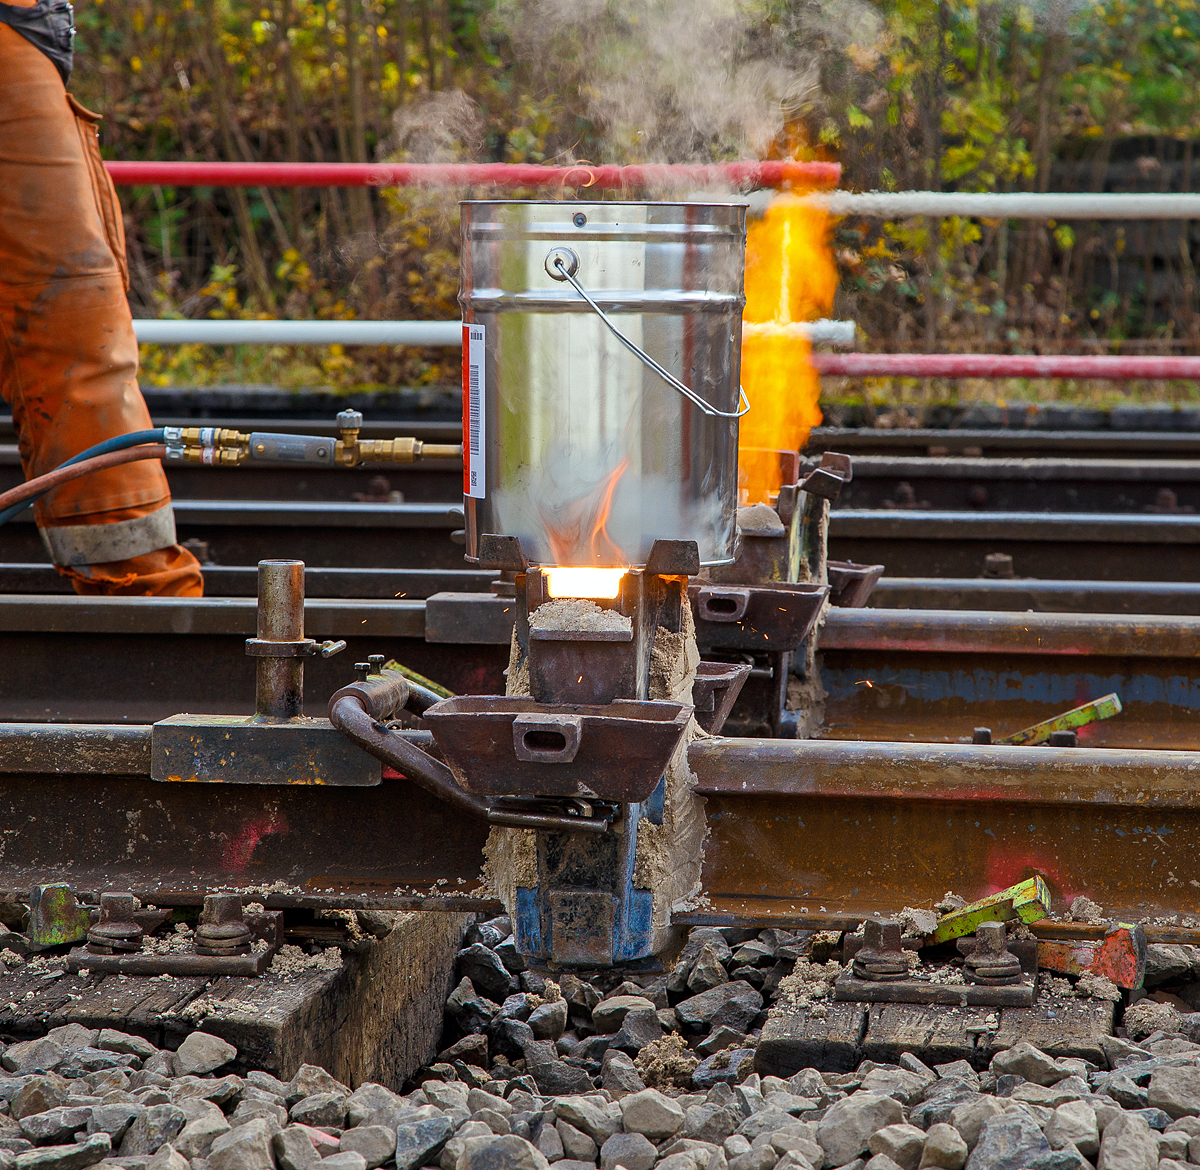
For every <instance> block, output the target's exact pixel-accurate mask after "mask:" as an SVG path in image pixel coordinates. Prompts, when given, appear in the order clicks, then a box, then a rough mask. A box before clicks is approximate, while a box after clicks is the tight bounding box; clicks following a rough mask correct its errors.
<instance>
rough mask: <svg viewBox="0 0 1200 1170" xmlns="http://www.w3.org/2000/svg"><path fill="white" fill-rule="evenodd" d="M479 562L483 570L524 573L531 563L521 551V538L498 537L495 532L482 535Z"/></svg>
mask: <svg viewBox="0 0 1200 1170" xmlns="http://www.w3.org/2000/svg"><path fill="white" fill-rule="evenodd" d="M478 560H479V567H480V568H482V569H509V570H511V571H512V572H515V573H523V572H525V570H526V569H528V568H529V561H528V560H526V558H525V553H524V552H523V551H522V549H521V538H520V537H519V536H497V535H496V534H495V533H494V532H483V533H480V536H479V558H478Z"/></svg>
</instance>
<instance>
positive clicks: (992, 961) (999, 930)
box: [963, 922, 1021, 987]
mask: <svg viewBox="0 0 1200 1170" xmlns="http://www.w3.org/2000/svg"><path fill="white" fill-rule="evenodd" d="M963 974H964V975H965V976H966V977H967V978H968V979H969V980H971V982H972V983H981V984H987V985H989V986H992V987H1006V986H1011V985H1012V984H1014V983H1020V982H1021V960H1020V959H1018V958H1017V956H1016V955H1014V954H1013V953H1012V952H1011V951H1010V950H1009V949H1008V934H1007V932H1006V930H1005V927H1004V923H1003V922H981V923H980V924H979V926H978V928H977V929H976V931H975V946H974V948H973V949H972V950H971V953H970V954H969V955H967V957H966V959H965V960H964V961H963Z"/></svg>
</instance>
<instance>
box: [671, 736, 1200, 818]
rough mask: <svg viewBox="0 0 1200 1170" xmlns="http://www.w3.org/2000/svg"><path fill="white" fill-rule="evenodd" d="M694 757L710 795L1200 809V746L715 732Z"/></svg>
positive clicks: (700, 786)
mask: <svg viewBox="0 0 1200 1170" xmlns="http://www.w3.org/2000/svg"><path fill="white" fill-rule="evenodd" d="M688 763H689V764H690V766H691V768H692V770H693V771H694V772H695V773H696V775H697V777H698V783H697V785H696V792H697V793H698V794H700V795H702V796H725V797H731V798H768V797H788V798H791V797H838V798H851V799H858V798H866V799H872V800H874V799H880V798H883V799H898V800H906V801H918V802H926V801H947V800H952V801H967V802H970V803H974V804H981V805H986V804H1000V803H1003V804H1020V805H1038V804H1041V805H1076V806H1078V805H1094V806H1101V807H1114V808H1115V807H1130V808H1138V809H1200V752H1180V751H1153V750H1139V749H1126V748H1085V747H1076V748H1051V747H1039V748H1028V747H1014V746H1009V745H987V746H984V745H977V744H958V743H892V742H886V741H866V742H858V741H854V740H840V739H807V740H786V739H766V740H764V739H740V738H739V739H733V738H730V739H722V738H712V739H703V740H697V741H695V742H694V743H692V744H691V745H690V746H689V747H688Z"/></svg>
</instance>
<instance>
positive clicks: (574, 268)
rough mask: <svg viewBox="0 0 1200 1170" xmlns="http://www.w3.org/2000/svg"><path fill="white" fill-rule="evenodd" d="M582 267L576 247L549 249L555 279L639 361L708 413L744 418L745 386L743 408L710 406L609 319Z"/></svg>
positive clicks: (549, 267) (549, 265) (548, 270)
mask: <svg viewBox="0 0 1200 1170" xmlns="http://www.w3.org/2000/svg"><path fill="white" fill-rule="evenodd" d="M578 271H579V257H578V256H577V255H576V254H575V251H574V249H572V248H551V249H550V251H549V252H547V253H546V273H547V274H548V275H549V276H550V278H551V279H552V280H565V281H568V282H569V283H570V285H571V287H572V288H573V289H574V290H575V291H576V292H577V293H578V294H579V295H580V296H581V297H583V299H584V300H585V301H587V303H588V304H589V305H590V306H591V308H592V311H593V312H594V313H595V314H596V316H597V317H599V318H600V320H601V321H603V322H604V324H605V325H607V326H608V328H609V330H610V331H611V332H612V335H613V336H614V337H615V338H616V339H617V340H618V341H619V342H620V343H621V344H622V345H623V346H624V347H625V348H626V349H627V350H629V352H630V353H632V354H633V355H634V356H635V357H636V358H638V360H639V361H641V363H642V364H643V365H644V366H645V367H646V368H647V369H649V370H653V371H654V373H656V374H657V375H658V376H659V377H660V378H662V380H663V381H664V382H666V383H667V385H668V386H671V387H673V388H674V389H676V390H678V391H679V393H680V394H682V395H683V396H684V398H686V399H687V400H688V401H689V402H691V403H693V404H694V405H695V406H698V407H699V408H700V409H701V410H702V411H704V413H705V414H707V415H710V416H711V417H712V418H741V417H742V415H744V414H745V413H746V411H748V410H749V409H750V399H749V398H747V397H746V391H745V390H743V389H742V387H741V386H739V387H738V393H739V394H740V395H741V399H740V402H741V403H742V408H741V410H737V411H731V410H717V408H716V407H715V406H709V404H708V403H707V402H705V401H704V399H703V398H701V397H700V395H699V394H697V393H696V392H695V391H694V390H692V389H691V387H689V386H685V385H684V384H683V383H682V382H681V381H680V380H679V379H678V378H677V377H675V375H674V374H672V373H671V371H670V370H667V369H665V368H664V367H662V366H660V365H659V364H658V362H656V361H655V360H654V359H653V358H652V357H651V356H650V355H649V354H648V353H647V352H646V351H645V350H644V349H642V348H641V346H639V345H637V344H636V343H635V342H633V341H630V340H629V338H628V337H626V336H625V334H624V333H622V332H621V331H620V330H619V329H618V328H617V327H616V326H615V325H614V324H613V323H612V322H611V321H610V320H609V319H608V316H607V315H606V314H605V312H604V310H603V309H602V308H600V306H599V305H598V304H596V302H595V301H594V300H592V298H591V297H590V296H589V295H588V293H587V290H586V289H585V288H584V287H583V285H581V284H580V283H579V281H577V280H576V279H575V273H576V272H578Z"/></svg>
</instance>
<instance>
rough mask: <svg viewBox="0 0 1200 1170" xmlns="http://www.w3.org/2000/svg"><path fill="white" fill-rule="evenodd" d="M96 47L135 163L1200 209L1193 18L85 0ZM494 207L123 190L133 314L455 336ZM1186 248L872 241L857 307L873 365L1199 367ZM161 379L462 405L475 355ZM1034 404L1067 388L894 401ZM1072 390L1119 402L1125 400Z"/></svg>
mask: <svg viewBox="0 0 1200 1170" xmlns="http://www.w3.org/2000/svg"><path fill="white" fill-rule="evenodd" d="M78 25H79V30H80V33H79V50H80V51H79V54H78V57H77V64H76V75H75V77H74V79H73V84H72V89H73V91H74V92H75V94H76V96H77V97H79V98H80V100H81V101H83V102H84V104H86V105H89V106H91V107H93V108H95V109H98V110H99V111H101V112H102V113H103V114H104V115H105V119H106V121H105V123H104V128H103V144H104V151H105V154H106V155H107V156H109V157H114V158H123V159H140V158H165V159H234V160H250V159H257V160H270V161H288V160H295V161H304V160H319V161H335V160H341V161H371V160H376V159H378V160H405V159H411V160H415V161H450V160H460V159H485V160H495V161H506V162H509V161H511V162H524V161H531V162H551V161H576V160H589V161H597V162H634V161H642V160H662V159H667V160H672V159H704V160H708V159H720V158H728V157H737V156H738V155H740V154H743V153H746V152H753V151H756V152H758V153H760V154H764V155H775V156H780V155H789V154H799V155H800V156H801V157H823V158H834V159H837V160H839V161H840V162H841V163H842V165H843V168H844V176H845V183H846V185H848V186H852V187H855V188H859V189H906V188H930V187H932V188H941V189H946V190H967V191H989V190H996V191H1005V190H1032V191H1046V190H1083V191H1088V190H1095V191H1100V190H1126V191H1130V190H1132V191H1156V190H1190V189H1191V188H1192V185H1193V162H1194V143H1195V140H1196V137H1197V134H1198V133H1200V60H1198V57H1200V4H1198V3H1197V0H1105V2H1104V3H1091V2H1089V0H1039V3H1037V4H1023V3H1013V2H1009V0H875V2H874V3H865V2H861V0H825V2H824V3H818V2H817V0H804V2H802V0H589V2H587V3H585V2H583V0H327V2H323V3H317V2H313V0H260V2H259V3H249V2H245V0H176V2H175V3H172V4H170V5H167V4H162V3H159V4H152V3H151V2H150V0H82V2H81V3H80V5H79V10H78ZM687 29H695V30H696V31H695V40H694V41H693V42H689V41H688V39H687V33H686V31H685V30H687ZM659 42H663V44H659ZM717 42H719V43H720V44H722V45H725V46H727V47H726V48H724V49H723V50H722V53H721V54H718V55H715V56H714V55H711V54H709V45H710V43H717ZM673 46H674V47H673ZM656 54H657V55H656ZM705 54H709V55H705ZM747 63H749V65H753V66H754V67H755V68H757V69H758V71H759V73H760V74H761V73H762V72H763V71H764V70H768V71H769V70H773V71H774V72H773V74H772V77H774V79H775V80H774V81H773V82H772V84H773V85H774V89H772V88H771V87H770V86H767V87H766V88H764V89H762V90H761V92H759V91H755V92H756V93H759V96H760V97H762V96H763V95H765V99H764V100H766V99H769V100H767V105H768V106H769V108H767V109H764V110H763V111H760V112H761V114H762V117H761V118H759V120H758V123H755V124H754V126H753V127H752V128H751V129H749V130H747V127H748V126H751V123H752V122H753V121H754V120H753V119H752V118H749V117H747V116H746V111H745V110H744V109H742V108H740V107H738V108H737V109H734V107H735V105H736V102H737V101H738V100H742V102H743V105H744V104H745V101H744V98H745V90H746V85H745V83H744V82H745V78H746V77H748V76H750V75H751V74H750V72H749V71H748V70H742V67H743V66H745V65H747ZM739 70H742V71H741V72H739ZM780 78H782V81H781V80H780ZM789 78H790V79H791V80H790V81H789ZM620 82H623V83H624V87H623V88H622V85H621V84H618V83H620ZM713 94H715V95H716V97H715V98H714V97H713V96H712V95H713ZM724 95H728V98H727V100H726V96H724ZM739 95H740V96H739ZM722 102H723V103H724V107H723V108H717V107H719V106H721V105H722ZM725 107H727V108H725ZM739 119H740V121H739ZM735 122H736V123H737V126H736V127H735V128H734V129H731V128H730V127H731V126H733V124H734V123H735ZM764 127H765V129H764ZM490 194H492V192H490V191H475V192H469V193H467V192H415V191H387V192H382V193H379V192H371V193H368V192H366V191H358V190H355V191H349V190H340V191H338V190H309V191H293V190H275V191H265V190H234V189H230V190H222V189H178V190H172V189H167V188H136V189H128V188H127V189H124V190H123V191H122V199H123V202H124V204H125V208H126V215H127V229H128V234H129V242H130V260H131V273H132V279H133V289H132V293H131V295H132V297H133V300H134V303H135V311H137V312H139V313H146V314H150V315H158V316H169V315H183V316H190V317H202V316H213V317H224V316H250V317H254V316H289V317H305V316H315V317H325V318H339V317H347V318H349V317H363V318H372V317H375V318H388V317H426V318H444V317H452V316H455V315H456V314H457V306H456V304H455V293H456V289H457V216H456V209H455V206H454V201H455V200H456V199H457V198H460V197H487V196H488V195H490ZM1189 228H1190V225H1187V224H1179V223H1154V222H1130V223H1124V224H1122V223H1117V224H1096V223H1071V224H1066V223H1063V224H1055V223H1034V222H1029V221H1007V222H998V221H986V220H984V221H977V220H966V219H959V218H948V219H945V220H942V221H940V222H936V221H925V220H913V221H908V222H897V223H887V224H882V223H879V222H876V221H856V220H846V221H843V222H841V223H840V224H838V225H837V228H836V231H835V238H834V241H833V243H834V247H835V250H836V253H837V257H838V262H839V267H840V270H841V278H842V281H841V290H840V292H839V296H838V303H837V305H836V309H835V312H836V314H837V315H839V316H852V317H854V318H855V319H856V320H858V321H859V322H860V324H861V325H862V327H863V331H864V334H865V338H866V341H865V344H866V345H867V346H869V347H870V348H873V349H906V348H908V349H926V350H977V349H981V348H986V349H992V350H1012V351H1016V352H1031V351H1042V352H1064V351H1082V352H1112V351H1117V350H1119V351H1121V352H1181V351H1183V352H1191V350H1192V347H1193V346H1195V345H1196V344H1197V342H1198V341H1200V314H1198V311H1197V310H1198V305H1197V285H1196V272H1195V261H1196V259H1197V257H1198V256H1200V236H1197V237H1195V238H1194V237H1193V235H1192V233H1191V232H1190V230H1189ZM143 359H144V365H145V376H146V377H147V378H148V379H149V380H151V381H154V382H159V383H169V382H179V383H182V382H187V383H193V384H194V383H200V382H206V381H275V382H279V383H281V384H285V385H305V384H313V383H321V384H325V385H334V386H343V387H348V386H362V385H384V384H386V385H396V384H406V385H422V384H435V383H439V382H452V381H454V380H455V378H456V363H457V359H456V358H455V359H454V360H450V356H449V355H447V354H446V353H445V352H439V351H436V350H430V351H423V352H416V351H408V350H406V351H388V350H379V351H372V350H357V351H352V352H350V353H342V352H340V351H338V348H337V347H331V348H315V347H314V348H313V349H311V350H309V351H303V350H292V349H279V350H254V349H249V348H248V349H246V350H245V351H244V352H242V351H235V350H216V351H214V350H205V349H203V348H200V347H183V348H171V349H165V350H162V351H155V350H154V349H152V348H150V347H147V348H146V349H144V350H143ZM829 389H830V391H832V392H835V393H837V392H839V391H838V389H837V388H836V387H832V386H831V387H830V388H829ZM860 389H861V388H860V387H852V388H848V392H852V393H857V392H858V391H859V390H860ZM1049 389H1050V388H1045V391H1049ZM1034 390H1036V391H1037V392H1038V394H1039V395H1040V396H1042V397H1045V396H1047V393H1046V392H1044V391H1043V388H1042V387H1036V388H1031V387H1021V386H1013V387H1005V386H998V385H996V384H981V385H979V386H977V387H971V386H957V387H956V386H955V385H954V384H949V385H947V386H943V387H940V388H934V389H931V388H930V387H928V386H920V387H916V386H913V387H901V386H880V387H875V388H869V389H868V393H869V394H871V395H872V396H875V397H885V398H892V399H894V400H897V401H905V400H909V401H913V402H919V401H922V400H927V399H928V397H929V396H930V395H934V396H942V397H944V396H954V395H965V396H978V397H986V398H997V397H999V398H1004V397H1005V396H1009V397H1014V396H1015V397H1024V396H1026V395H1027V394H1029V393H1032V392H1033V391H1034ZM1056 392H1058V393H1060V394H1061V395H1065V396H1067V397H1075V398H1076V399H1077V400H1081V401H1103V400H1104V397H1105V395H1110V394H1111V393H1112V388H1097V389H1090V388H1086V387H1085V388H1078V389H1072V388H1069V387H1067V388H1061V387H1060V388H1057V390H1056ZM1190 393H1191V391H1190V389H1189V388H1184V387H1178V388H1174V389H1171V388H1159V389H1157V390H1156V391H1155V392H1154V395H1155V396H1158V397H1163V396H1165V397H1168V398H1170V397H1179V396H1187V395H1189V394H1190Z"/></svg>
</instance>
